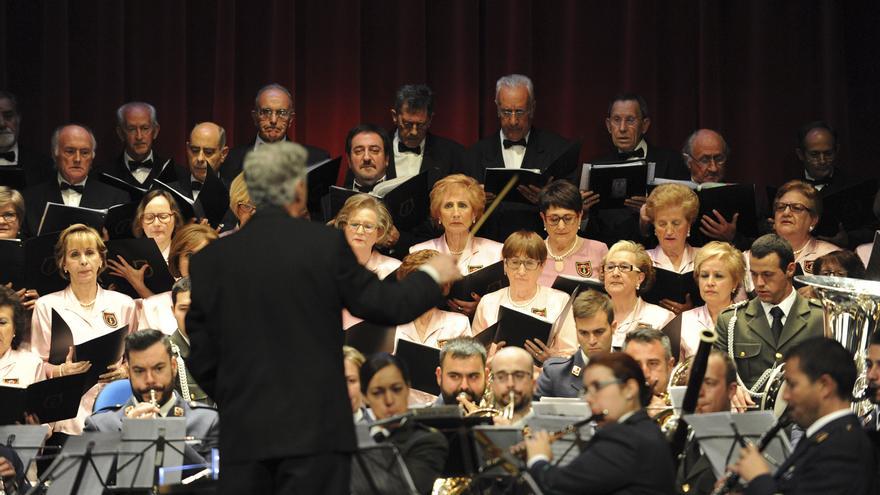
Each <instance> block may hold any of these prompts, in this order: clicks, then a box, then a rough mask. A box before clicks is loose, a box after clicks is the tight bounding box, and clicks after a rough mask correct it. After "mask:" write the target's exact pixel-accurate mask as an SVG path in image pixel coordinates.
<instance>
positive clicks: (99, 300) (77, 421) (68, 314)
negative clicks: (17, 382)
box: [31, 286, 137, 435]
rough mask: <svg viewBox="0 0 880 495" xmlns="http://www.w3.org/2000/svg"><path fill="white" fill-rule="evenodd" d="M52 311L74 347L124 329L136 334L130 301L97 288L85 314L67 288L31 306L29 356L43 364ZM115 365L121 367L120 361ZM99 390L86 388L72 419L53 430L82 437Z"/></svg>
mask: <svg viewBox="0 0 880 495" xmlns="http://www.w3.org/2000/svg"><path fill="white" fill-rule="evenodd" d="M53 309H54V310H55V311H57V312H58V314H59V315H60V316H61V318H63V319H64V321H65V323H67V325H68V326H69V327H70V333H71V334H72V336H73V344H74V345H79V344H82V343H83V342H88V341H90V340H92V339H95V338H97V337H100V336H102V335H106V334H108V333H111V332H113V331H115V330H117V329H119V328H121V327H123V326H126V325H128V332H129V333H131V332H134V331H135V330H137V314H136V307H135V303H134V301H133V300H132V299H131V298H130V297H128V296H126V295H125V294H121V293H119V292H115V291H111V290H104V289H102V288H101V287H98V292H97V295H96V298H95V305H94V307H93V309H92V310H91V311H86V310H85V309H83V307H82V306H81V305H80V303H79V301H78V300H77V299H76V296H75V295H74V294H73V290H72V289H71V288H70V286H68V287H67V288H66V289H64V290H62V291H58V292H53V293H51V294H47V295H45V296H42V297H40V298H39V299H37V302H36V305H35V306H34V314H33V318H32V322H31V352H33V353H35V354H36V355H37V356H39V357H40V359H42V360H43V361H44V362H47V361H48V360H49V351H50V349H51V346H52V310H53ZM119 362H120V363H121V362H122V359H120V360H119ZM103 371H104V370H102V372H103ZM47 374H48V372H47ZM103 387H104V385H103V384H101V383H98V384H96V385H95V386H93V387H92V388H90V389H89V390H88V391H87V392H86V393H85V394H84V395H83V397H82V400H81V401H80V404H79V412H78V413H77V416H76V418H72V419H68V420H64V421H59V422H57V423H55V424H54V426H53V430H54V431H59V432H62V433H66V434H69V435H79V434H80V433H82V430H83V426H84V424H85V419H86V417H88V416H89V415H91V414H92V406H94V404H95V398H96V397H97V396H98V392H100V391H101V389H102V388H103Z"/></svg>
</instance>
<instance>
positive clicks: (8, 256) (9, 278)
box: [0, 239, 25, 290]
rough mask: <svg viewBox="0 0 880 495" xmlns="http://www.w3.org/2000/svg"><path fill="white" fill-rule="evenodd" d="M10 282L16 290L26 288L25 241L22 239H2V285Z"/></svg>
mask: <svg viewBox="0 0 880 495" xmlns="http://www.w3.org/2000/svg"><path fill="white" fill-rule="evenodd" d="M8 283H11V284H12V288H13V289H15V290H18V289H23V288H25V268H24V242H22V241H21V239H0V285H6V284H8Z"/></svg>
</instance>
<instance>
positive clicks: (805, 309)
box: [777, 294, 810, 349]
mask: <svg viewBox="0 0 880 495" xmlns="http://www.w3.org/2000/svg"><path fill="white" fill-rule="evenodd" d="M809 318H810V303H809V302H807V300H806V299H804V298H803V297H801V296H800V294H798V295H796V296H795V299H794V304H792V305H791V312H790V313H789V315H788V318H786V319H785V326H783V327H782V335H781V336H780V337H779V346H777V349H782V346H784V345H785V343H786V342H788V341H789V340H791V339H793V338H794V336H795V335H797V334H798V332H800V331H801V330H803V329H804V328H807V322H808V321H809Z"/></svg>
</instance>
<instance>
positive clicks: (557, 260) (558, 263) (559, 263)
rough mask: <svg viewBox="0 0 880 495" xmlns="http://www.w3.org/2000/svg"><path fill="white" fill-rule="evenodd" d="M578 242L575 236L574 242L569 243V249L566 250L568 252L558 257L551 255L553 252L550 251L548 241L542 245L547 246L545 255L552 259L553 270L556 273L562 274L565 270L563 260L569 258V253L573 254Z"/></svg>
mask: <svg viewBox="0 0 880 495" xmlns="http://www.w3.org/2000/svg"><path fill="white" fill-rule="evenodd" d="M578 240H579V238H578V236H575V237H574V242H573V243H571V247H570V248H568V251H566V252H564V253H563V254H560V255H558V256H557V255H555V254H553V251H551V250H550V241H549V240H545V241H544V243H545V244H546V245H547V254H548V255H549V256H550V257H551V258H553V261H554V263H553V268H555V269H556V271H557V272H562V270H564V269H565V258H568V257H569V256H571V253H573V252H574V250H575V248H577V245H578Z"/></svg>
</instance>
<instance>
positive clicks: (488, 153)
mask: <svg viewBox="0 0 880 495" xmlns="http://www.w3.org/2000/svg"><path fill="white" fill-rule="evenodd" d="M495 106H496V108H497V109H498V120H499V124H500V127H501V129H500V130H499V132H498V133H497V134H495V133H493V134H491V135H489V136H487V137H485V138H483V139H482V140H480V141H477V143H476V144H474V145H473V146H472V147H471V148H470V149H469V150H467V152H466V154H465V168H464V169H463V170H462V172H463V173H465V174H467V175H470V176H471V177H473V178H475V179H477V180H478V181H480V182H482V181H483V180H484V179H485V174H486V169H487V168H523V169H538V170H540V171H541V172H544V171H545V170H547V169H548V168H549V167H550V166H551V165H553V164H554V163H555V162H556V161H557V159H560V158H562V157H563V155H565V154H566V152H567V151H569V150H570V147H571V145H572V144H571V143H570V142H569V141H568V140H566V139H565V138H563V137H562V136H560V135H558V134H556V133H554V132H551V131H547V130H544V129H537V128H535V127H532V119H533V118H534V115H535V107H536V102H535V91H534V86H533V84H532V80H531V79H529V78H528V77H526V76H524V75H521V74H510V75H507V76H503V77H501V78H499V79H498V81H497V82H496V83H495ZM571 160H574V161H576V160H577V157H576V156H572V157H571ZM564 168H566V169H568V170H573V169H574V163H570V164H569V166H568V167H564ZM556 178H557V179H562V178H565V177H556ZM517 190H518V191H519V192H520V193H521V194H523V195H524V196H525V197H526V198H527V199H529V200H530V201H531V202H532V203H536V202H537V197H538V191H539V188H529V187H524V186H519V187H518V188H517ZM490 198H491V196H490ZM542 228H543V225H542V224H541V222H540V217H539V216H538V210H537V208H535V207H534V206H532V205H524V204H522V203H513V202H506V203H504V204H502V207H501V208H499V209H498V210H496V212H495V214H494V215H493V217H492V218H491V219H490V220H489V222H488V223H487V225H486V227H485V231H486V232H485V235H486V236H487V237H490V238H492V239H494V240H497V241H500V242H503V241H504V240H505V239H506V238H507V236H508V235H510V234H511V233H513V232H515V231H517V230H520V229H526V230H533V231H536V232H540V231H541V229H542Z"/></svg>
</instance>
